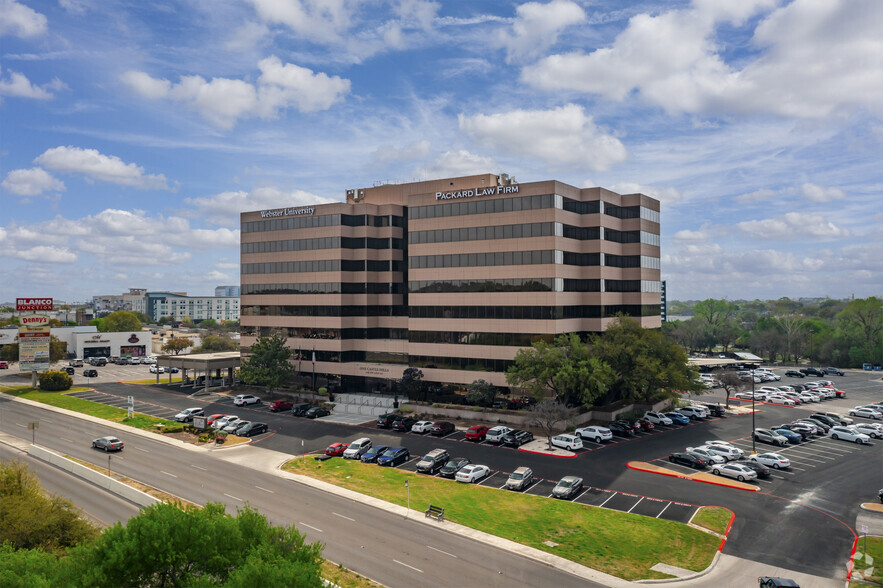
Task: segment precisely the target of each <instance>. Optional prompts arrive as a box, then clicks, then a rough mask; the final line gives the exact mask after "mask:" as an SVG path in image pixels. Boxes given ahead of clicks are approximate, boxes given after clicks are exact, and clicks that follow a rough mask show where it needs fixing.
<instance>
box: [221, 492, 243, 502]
mask: <svg viewBox="0 0 883 588" xmlns="http://www.w3.org/2000/svg"><path fill="white" fill-rule="evenodd" d="M224 496H226V497H228V498H232V499H233V500H238V501H239V502H242V499H241V498H239V497H238V496H233V495H232V494H227V493H226V492H224Z"/></svg>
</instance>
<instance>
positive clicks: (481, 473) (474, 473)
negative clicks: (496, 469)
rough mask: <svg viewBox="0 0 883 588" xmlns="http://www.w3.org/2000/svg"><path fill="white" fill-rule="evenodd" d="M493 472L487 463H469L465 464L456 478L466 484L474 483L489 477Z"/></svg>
mask: <svg viewBox="0 0 883 588" xmlns="http://www.w3.org/2000/svg"><path fill="white" fill-rule="evenodd" d="M490 473H491V470H490V468H488V467H487V466H486V465H478V464H469V465H466V466H463V467H462V468H461V469H460V471H459V472H457V475H456V476H454V479H455V480H457V481H458V482H463V483H464V484H473V483H475V482H479V481H481V480H484V479H485V478H486V477H488V476H489V475H490Z"/></svg>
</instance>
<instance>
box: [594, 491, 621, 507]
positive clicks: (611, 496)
mask: <svg viewBox="0 0 883 588" xmlns="http://www.w3.org/2000/svg"><path fill="white" fill-rule="evenodd" d="M617 494H619V492H614V493H613V494H611V495H610V497H609V498H608V499H607V500H605V501H604V502H602V503H601V504H599V505H598V506H599V507H600V508H604V505H605V504H607V503H608V502H610V499H611V498H613V497H614V496H616V495H617Z"/></svg>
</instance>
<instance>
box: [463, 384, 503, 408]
mask: <svg viewBox="0 0 883 588" xmlns="http://www.w3.org/2000/svg"><path fill="white" fill-rule="evenodd" d="M496 395H497V387H496V386H494V385H493V384H491V383H490V382H486V381H484V380H475V381H474V382H472V383H471V384H469V390H467V391H466V402H468V403H469V404H474V405H476V406H491V405H493V403H494V397H495V396H496Z"/></svg>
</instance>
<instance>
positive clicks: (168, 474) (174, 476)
mask: <svg viewBox="0 0 883 588" xmlns="http://www.w3.org/2000/svg"><path fill="white" fill-rule="evenodd" d="M159 473H161V474H165V475H167V476H172V477H173V478H177V477H178V476H176V475H175V474H170V473H169V472H165V471H163V470H160V471H159Z"/></svg>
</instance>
